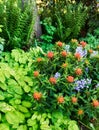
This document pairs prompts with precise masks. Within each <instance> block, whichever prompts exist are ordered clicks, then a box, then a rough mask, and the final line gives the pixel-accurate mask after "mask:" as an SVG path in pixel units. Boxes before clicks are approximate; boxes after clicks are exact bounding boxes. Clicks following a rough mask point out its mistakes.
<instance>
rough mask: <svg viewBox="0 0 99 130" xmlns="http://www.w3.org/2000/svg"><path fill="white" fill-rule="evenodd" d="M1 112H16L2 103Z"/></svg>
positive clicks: (0, 105) (0, 103)
mask: <svg viewBox="0 0 99 130" xmlns="http://www.w3.org/2000/svg"><path fill="white" fill-rule="evenodd" d="M0 111H1V112H4V113H6V112H9V111H14V108H13V107H12V106H10V105H8V104H7V103H5V102H0Z"/></svg>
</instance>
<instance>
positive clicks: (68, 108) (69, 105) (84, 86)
mask: <svg viewBox="0 0 99 130" xmlns="http://www.w3.org/2000/svg"><path fill="white" fill-rule="evenodd" d="M89 50H92V51H91V53H90V51H89ZM42 59H43V60H42V62H39V63H38V62H37V60H36V59H34V63H33V66H35V68H36V70H39V74H40V76H39V77H38V78H35V76H33V77H32V78H33V82H34V85H33V93H31V94H34V93H35V92H37V91H38V92H40V93H42V98H41V99H40V100H39V101H38V100H36V99H35V98H33V101H34V102H35V107H36V109H38V108H39V109H44V110H45V111H47V110H48V109H49V110H50V111H53V110H56V109H61V110H62V111H64V112H65V114H66V115H67V116H68V117H69V118H71V119H75V120H78V121H79V120H80V121H82V122H83V123H84V120H85V119H86V121H88V122H90V120H91V119H93V118H95V119H96V117H97V113H99V96H98V94H99V49H98V48H95V50H93V49H92V48H89V46H88V44H87V43H86V42H85V41H79V42H78V41H77V40H76V39H72V40H71V41H70V43H69V45H66V44H65V43H62V42H60V41H58V42H56V44H55V47H54V48H52V50H51V51H48V52H47V53H46V54H44V55H42ZM50 106H51V107H50ZM88 122H87V124H88ZM80 123H81V122H80ZM85 124H86V123H85Z"/></svg>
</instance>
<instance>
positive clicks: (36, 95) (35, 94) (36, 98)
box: [33, 92, 42, 100]
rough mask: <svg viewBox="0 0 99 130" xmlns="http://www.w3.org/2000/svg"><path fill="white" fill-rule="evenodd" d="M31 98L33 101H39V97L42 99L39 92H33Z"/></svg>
mask: <svg viewBox="0 0 99 130" xmlns="http://www.w3.org/2000/svg"><path fill="white" fill-rule="evenodd" d="M33 97H34V99H35V100H40V99H41V97H42V94H41V93H40V92H35V93H34V94H33Z"/></svg>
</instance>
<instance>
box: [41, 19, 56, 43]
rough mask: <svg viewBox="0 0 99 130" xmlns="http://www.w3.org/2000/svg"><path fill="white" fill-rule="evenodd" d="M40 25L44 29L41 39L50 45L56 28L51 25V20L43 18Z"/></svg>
mask: <svg viewBox="0 0 99 130" xmlns="http://www.w3.org/2000/svg"><path fill="white" fill-rule="evenodd" d="M41 24H42V25H43V26H44V29H45V34H43V35H42V36H41V39H42V40H43V42H45V43H52V40H53V38H54V37H53V35H54V33H55V31H56V28H55V27H54V26H52V25H51V19H50V18H45V19H44V20H43V21H42V22H41Z"/></svg>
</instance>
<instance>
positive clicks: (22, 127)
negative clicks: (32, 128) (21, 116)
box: [17, 125, 27, 130]
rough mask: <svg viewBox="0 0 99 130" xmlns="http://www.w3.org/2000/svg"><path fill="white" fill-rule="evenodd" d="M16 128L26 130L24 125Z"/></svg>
mask: <svg viewBox="0 0 99 130" xmlns="http://www.w3.org/2000/svg"><path fill="white" fill-rule="evenodd" d="M17 130H27V126H26V125H20V126H19V127H18V128H17Z"/></svg>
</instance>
